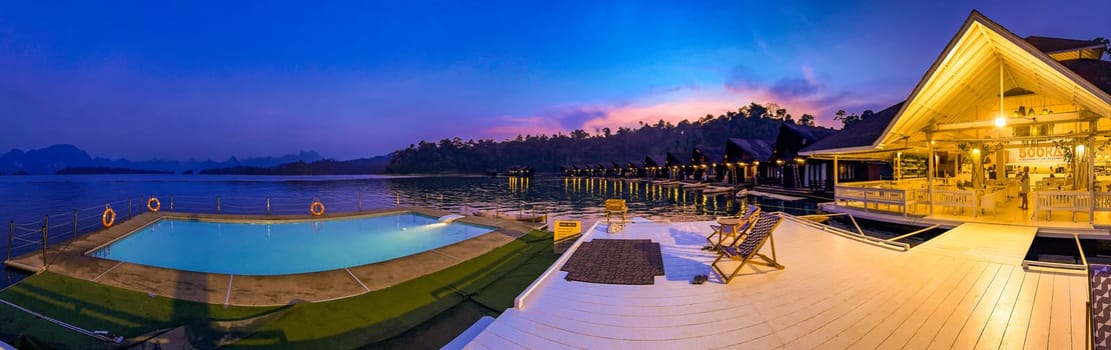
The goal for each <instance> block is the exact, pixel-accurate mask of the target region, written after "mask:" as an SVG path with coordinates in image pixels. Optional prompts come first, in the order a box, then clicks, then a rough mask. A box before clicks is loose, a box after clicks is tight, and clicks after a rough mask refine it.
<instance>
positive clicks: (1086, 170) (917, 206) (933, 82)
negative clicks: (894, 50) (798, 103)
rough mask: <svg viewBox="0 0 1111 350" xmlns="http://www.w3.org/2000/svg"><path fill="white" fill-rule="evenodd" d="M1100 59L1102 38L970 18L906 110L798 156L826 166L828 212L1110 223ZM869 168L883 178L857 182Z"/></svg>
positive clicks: (1105, 68)
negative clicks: (1039, 32)
mask: <svg viewBox="0 0 1111 350" xmlns="http://www.w3.org/2000/svg"><path fill="white" fill-rule="evenodd" d="M1106 50H1107V42H1106V41H1096V40H1069V39H1057V38H1045V37H1027V38H1026V39H1023V38H1020V37H1019V36H1017V35H1015V34H1014V33H1011V32H1010V31H1008V30H1007V29H1006V28H1003V27H1002V26H1001V25H999V24H998V23H995V22H993V21H991V20H989V19H987V18H986V17H984V16H983V15H981V14H980V13H979V12H975V11H974V12H973V13H972V14H971V15H970V16H969V18H968V20H967V21H965V23H964V24H963V25H962V27H961V28H960V30H959V31H958V32H957V34H956V35H955V36H954V37H953V39H952V40H951V41H950V42H949V44H948V45H947V46H946V47H945V48H944V50H942V51H941V54H940V55H939V56H938V58H937V60H936V61H935V62H934V63H933V65H932V66H931V67H930V68H929V70H927V71H926V74H925V76H924V77H923V78H922V80H921V81H919V83H918V84H917V86H916V87H915V88H914V90H913V91H912V92H911V93H910V95H909V97H908V98H907V99H906V101H904V102H901V103H899V104H896V105H894V106H892V107H890V108H887V109H885V110H884V111H882V112H880V113H878V114H876V115H875V116H874V117H873V118H870V119H868V120H863V121H860V122H858V123H857V125H853V126H851V127H849V128H846V129H845V130H844V131H843V132H841V133H840V134H839V135H837V136H835V137H831V138H830V139H827V140H823V141H819V142H816V143H814V144H813V145H811V146H810V147H807V148H806V149H803V150H802V151H801V152H799V154H800V155H802V156H809V157H812V158H816V159H828V160H829V161H830V162H831V163H832V167H834V168H836V169H837V174H838V176H836V177H834V179H833V181H834V183H835V199H836V201H835V205H834V206H832V207H831V208H830V209H832V210H851V211H862V212H871V213H879V214H880V215H887V216H891V214H895V215H897V216H901V217H907V218H925V219H927V220H930V219H932V220H941V221H945V220H949V221H967V220H970V219H971V220H977V221H984V222H1007V223H1029V224H1038V225H1041V226H1046V225H1049V226H1067V227H1077V228H1082V227H1092V225H1107V224H1111V153H1109V152H1111V150H1109V149H1108V147H1107V146H1108V145H1109V144H1111V143H1109V140H1111V119H1109V118H1108V117H1111V94H1109V92H1111V62H1109V61H1104V60H1101V59H1102V57H1103V55H1104V53H1105V52H1106ZM845 161H853V162H857V163H855V164H856V165H853V166H845V164H844V163H845ZM869 162H876V163H880V162H885V163H889V164H892V168H893V169H892V170H893V173H892V175H891V177H890V179H889V180H888V179H885V180H882V181H859V180H861V179H868V180H873V179H876V178H877V177H876V176H875V175H876V173H877V172H878V171H881V170H879V169H876V168H873V167H871V166H867V165H866V166H860V164H872V163H869ZM1027 168H1028V169H1029V170H1028V171H1027V170H1026V169H1027ZM861 172H864V173H866V174H861ZM881 177H884V176H881ZM884 178H886V177H884ZM846 180H849V181H846ZM1027 181H1028V184H1029V188H1030V193H1029V194H1027V195H1026V196H1028V201H1029V204H1028V206H1027V208H1028V209H1020V208H1019V207H1020V206H1021V199H1020V197H1022V193H1021V192H1023V191H1022V190H1023V187H1024V184H1023V183H1024V182H1027ZM1073 223H1076V224H1073Z"/></svg>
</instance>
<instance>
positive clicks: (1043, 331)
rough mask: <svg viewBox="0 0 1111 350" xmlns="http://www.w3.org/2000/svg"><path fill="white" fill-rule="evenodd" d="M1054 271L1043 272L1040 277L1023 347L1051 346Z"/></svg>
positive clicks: (1038, 347) (1044, 347) (1043, 347)
mask: <svg viewBox="0 0 1111 350" xmlns="http://www.w3.org/2000/svg"><path fill="white" fill-rule="evenodd" d="M1054 277H1055V276H1054V275H1053V274H1052V273H1042V276H1041V278H1040V279H1038V291H1037V292H1036V293H1034V306H1033V307H1032V308H1031V309H1030V327H1029V328H1027V329H1026V342H1025V343H1024V344H1023V345H1022V348H1023V349H1048V348H1049V318H1050V317H1051V316H1052V312H1053V280H1054Z"/></svg>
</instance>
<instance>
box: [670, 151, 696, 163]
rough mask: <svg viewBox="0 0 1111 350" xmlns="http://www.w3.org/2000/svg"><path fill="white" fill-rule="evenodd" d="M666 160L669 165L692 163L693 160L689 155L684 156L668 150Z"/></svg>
mask: <svg viewBox="0 0 1111 350" xmlns="http://www.w3.org/2000/svg"><path fill="white" fill-rule="evenodd" d="M666 161H667V165H668V166H673V165H690V164H691V160H690V158H689V157H684V156H682V155H679V154H675V153H674V152H667V160H666Z"/></svg>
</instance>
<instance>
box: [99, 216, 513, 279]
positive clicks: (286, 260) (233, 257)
mask: <svg viewBox="0 0 1111 350" xmlns="http://www.w3.org/2000/svg"><path fill="white" fill-rule="evenodd" d="M490 231H493V228H490V227H485V226H478V225H471V224H465V223H450V224H447V223H440V222H437V219H436V218H434V217H430V216H423V215H416V214H411V213H404V214H394V215H386V216H373V217H360V218H350V219H333V220H321V221H308V222H286V223H227V222H213V221H200V220H182V219H161V220H158V221H155V222H154V223H152V224H150V225H148V226H146V227H144V228H142V229H140V230H138V231H136V232H133V233H131V234H130V235H128V236H125V237H124V238H122V239H120V240H117V241H115V242H113V243H111V244H109V245H108V246H105V247H102V248H100V249H97V250H95V251H93V252H92V253H91V254H90V255H92V256H96V257H100V258H105V259H111V260H118V261H124V262H129V263H135V264H141V265H149V266H157V267H164V268H170V269H177V270H186V271H196V272H208V273H223V274H235V275H286V274H297V273H307V272H317V271H327V270H335V269H342V268H345V267H351V266H359V265H366V264H371V263H375V262H380V261H385V260H390V259H395V258H399V257H403V256H406V255H411V254H416V253H420V252H423V251H426V250H430V249H435V248H439V247H443V246H446V245H450V244H452V243H456V242H460V241H463V240H466V239H469V238H472V237H475V236H478V235H481V234H484V233H487V232H490Z"/></svg>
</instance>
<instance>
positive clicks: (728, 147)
mask: <svg viewBox="0 0 1111 350" xmlns="http://www.w3.org/2000/svg"><path fill="white" fill-rule="evenodd" d="M774 147H775V146H774V144H773V141H771V140H758V139H741V138H730V139H729V140H728V141H727V142H726V143H725V163H726V164H728V168H729V181H730V182H732V183H736V184H756V183H757V182H758V181H757V178H758V174H759V173H760V164H761V163H764V164H767V163H768V160H769V159H771V156H772V149H773V148H774Z"/></svg>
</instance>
